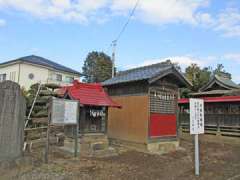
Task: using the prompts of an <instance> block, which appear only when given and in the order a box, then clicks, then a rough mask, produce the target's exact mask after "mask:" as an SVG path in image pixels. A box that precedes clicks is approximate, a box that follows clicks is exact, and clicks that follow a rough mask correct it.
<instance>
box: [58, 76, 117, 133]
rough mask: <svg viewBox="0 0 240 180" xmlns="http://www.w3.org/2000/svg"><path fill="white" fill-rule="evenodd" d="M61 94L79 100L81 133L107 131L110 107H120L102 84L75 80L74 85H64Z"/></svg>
mask: <svg viewBox="0 0 240 180" xmlns="http://www.w3.org/2000/svg"><path fill="white" fill-rule="evenodd" d="M59 93H60V94H62V96H63V97H64V98H65V99H71V100H78V101H79V103H80V111H79V133H80V134H88V133H103V134H106V133H107V117H108V108H109V107H114V108H119V107H120V106H119V105H117V104H116V103H115V102H113V101H112V100H111V98H110V97H109V96H108V95H107V94H106V93H105V91H104V89H103V87H102V86H101V84H98V83H81V82H78V81H76V80H75V81H74V83H73V85H72V86H67V87H63V88H62V89H61V90H60V91H59Z"/></svg>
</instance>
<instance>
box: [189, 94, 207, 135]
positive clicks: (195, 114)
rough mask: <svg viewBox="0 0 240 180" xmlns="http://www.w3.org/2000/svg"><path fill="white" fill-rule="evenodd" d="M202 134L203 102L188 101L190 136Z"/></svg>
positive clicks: (196, 100) (198, 100) (200, 100)
mask: <svg viewBox="0 0 240 180" xmlns="http://www.w3.org/2000/svg"><path fill="white" fill-rule="evenodd" d="M203 133H204V101H203V100H202V99H190V134H203Z"/></svg>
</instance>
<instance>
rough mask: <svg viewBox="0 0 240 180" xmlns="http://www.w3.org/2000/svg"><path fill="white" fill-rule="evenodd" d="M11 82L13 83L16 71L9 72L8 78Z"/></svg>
mask: <svg viewBox="0 0 240 180" xmlns="http://www.w3.org/2000/svg"><path fill="white" fill-rule="evenodd" d="M9 79H10V80H11V81H15V79H16V71H13V72H10V78H9Z"/></svg>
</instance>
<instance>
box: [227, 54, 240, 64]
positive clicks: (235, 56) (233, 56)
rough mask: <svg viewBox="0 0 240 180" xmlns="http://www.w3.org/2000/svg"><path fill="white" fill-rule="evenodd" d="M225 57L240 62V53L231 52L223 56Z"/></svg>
mask: <svg viewBox="0 0 240 180" xmlns="http://www.w3.org/2000/svg"><path fill="white" fill-rule="evenodd" d="M223 58H224V59H226V60H230V61H235V62H237V63H240V53H229V54H226V55H224V56H223Z"/></svg>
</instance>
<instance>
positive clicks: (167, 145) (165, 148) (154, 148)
mask: <svg viewBox="0 0 240 180" xmlns="http://www.w3.org/2000/svg"><path fill="white" fill-rule="evenodd" d="M178 147H179V141H170V142H154V143H149V144H147V149H148V151H149V152H151V153H157V154H165V153H169V152H172V151H176V150H177V149H178Z"/></svg>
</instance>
